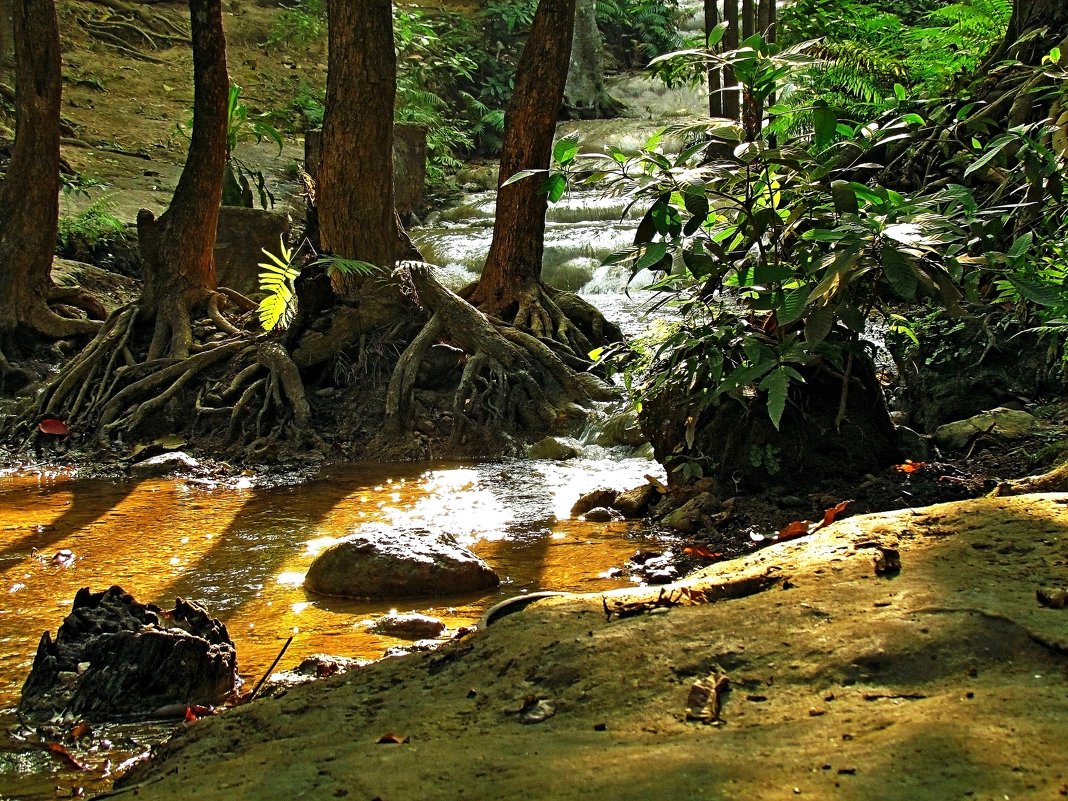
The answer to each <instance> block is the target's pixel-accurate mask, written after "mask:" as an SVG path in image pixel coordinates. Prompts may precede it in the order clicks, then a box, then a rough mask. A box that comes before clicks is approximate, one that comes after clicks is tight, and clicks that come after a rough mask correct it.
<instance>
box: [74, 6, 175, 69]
mask: <svg viewBox="0 0 1068 801" xmlns="http://www.w3.org/2000/svg"><path fill="white" fill-rule="evenodd" d="M94 2H96V3H97V4H98V5H103V6H106V7H107V8H109V9H111V11H112V13H111V14H109V15H108V16H107V17H105V18H103V19H88V18H85V17H78V24H79V25H81V27H82V28H83V29H84V30H85V32H86V33H88V34H89V35H90V36H91V37H93V38H94V39H96V40H97V41H99V42H101V43H103V44H106V45H107V46H108V47H111V48H113V49H115V50H118V51H119V52H120V53H124V54H126V55H128V56H132V57H134V58H137V59H141V60H142V61H148V62H150V63H153V64H165V63H167V62H165V61H164V60H162V59H159V58H156V57H155V56H152V55H150V54H149V52H147V51H154V52H159V51H162V50H166V49H168V48H170V47H173V46H175V45H177V44H188V43H189V41H190V35H189V31H188V30H186V29H185V28H184V27H183V26H182V25H180V24H178V23H176V22H174V21H173V20H171V19H169V18H167V16H165V15H163V14H158V13H155V12H152V11H148V10H146V9H145V8H144V7H143V6H137V5H131V4H128V3H124V2H121V0H94Z"/></svg>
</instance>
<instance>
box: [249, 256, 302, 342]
mask: <svg viewBox="0 0 1068 801" xmlns="http://www.w3.org/2000/svg"><path fill="white" fill-rule="evenodd" d="M278 243H279V253H280V255H278V254H274V253H271V251H269V250H267V248H263V255H265V256H266V257H267V258H268V259H269V261H262V262H260V263H259V267H260V274H259V278H260V289H262V290H263V291H264V292H266V293H267V295H266V296H265V297H264V298H263V300H261V301H260V305H259V317H260V325H261V326H263V330H264V331H272V330H274V328H275V327H276V326H277V325H278V324H279V323H287V322H288V321H289V319H290V317H291V316H292V309H291V306H292V303H293V281H294V280H295V279H296V277H297V275H299V274H300V270H299V269H297V268H296V267H294V266H293V251H292V250H291V249H290V248H288V247H286V243H285V240H283V239H282V238H281V237H279V240H278Z"/></svg>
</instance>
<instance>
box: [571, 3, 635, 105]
mask: <svg viewBox="0 0 1068 801" xmlns="http://www.w3.org/2000/svg"><path fill="white" fill-rule="evenodd" d="M564 105H565V107H566V109H567V114H568V116H569V117H571V118H572V119H579V120H592V119H605V118H608V117H618V116H619V115H620V113H621V112H622V110H623V106H622V104H621V103H620V102H619V101H618V100H616V99H615V98H613V97H612V96H611V95H609V94H608V90H607V89H606V88H605V85H604V43H603V42H602V41H601V32H600V30H598V28H597V1H596V0H578V2H577V3H576V5H575V32H574V41H573V42H572V45H571V62H570V68H569V69H568V72H567V84H566V86H565V88H564Z"/></svg>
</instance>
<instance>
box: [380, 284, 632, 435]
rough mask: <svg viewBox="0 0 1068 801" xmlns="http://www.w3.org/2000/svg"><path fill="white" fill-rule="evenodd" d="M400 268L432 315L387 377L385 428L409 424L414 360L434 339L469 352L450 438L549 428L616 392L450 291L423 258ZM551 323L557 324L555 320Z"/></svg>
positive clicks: (393, 430) (391, 429)
mask: <svg viewBox="0 0 1068 801" xmlns="http://www.w3.org/2000/svg"><path fill="white" fill-rule="evenodd" d="M402 269H406V270H407V271H408V272H409V273H410V276H411V281H412V284H413V285H414V286H415V289H416V292H417V293H418V296H419V300H420V302H421V303H422V304H423V305H424V306H425V307H427V308H428V309H429V310H430V311H431V312H432V314H433V316H432V317H431V319H430V322H429V323H427V325H426V327H425V328H424V329H423V330H422V332H421V333H420V334H419V335H418V336H417V337H416V338H415V339H414V340H413V341H412V343H411V344H410V345H409V346H408V348H407V350H405V352H404V353H403V354H402V356H401V358H400V360H399V361H398V363H397V368H396V370H395V371H394V373H393V377H392V379H391V380H390V385H389V389H388V392H387V399H386V426H387V431H389V432H391V433H400V432H401V431H404V430H408V429H409V428H410V425H411V420H410V419H409V415H410V409H411V400H412V390H413V387H414V384H415V378H416V374H417V372H418V368H419V363H420V361H421V360H422V357H423V355H424V354H425V353H426V350H427V348H428V347H430V345H432V344H434V343H435V342H436V341H438V340H439V339H445V340H447V341H448V342H450V343H451V344H453V345H455V346H456V347H458V348H460V349H461V350H463V351H464V352H465V353H466V354H467V357H468V358H467V363H466V365H465V366H464V370H463V375H462V376H461V378H460V383H459V386H458V387H457V389H456V394H455V396H454V401H453V438H454V441H455V442H456V444H460V443H461V441H462V439H463V437H464V436H465V435H466V434H467V433H468V432H472V431H478V432H481V433H483V434H485V433H487V432H490V433H501V432H506V431H509V430H515V429H520V430H524V431H538V430H553V429H556V428H558V427H559V426H560V423H561V422H562V421H563V420H565V419H569V418H572V417H573V413H574V411H575V406H576V405H577V404H579V405H581V404H588V403H589V402H590V401H593V400H608V399H610V398H612V397H614V395H615V393H614V392H613V391H612V389H611V388H610V387H608V386H607V385H605V384H604V383H603V382H601V381H600V380H599V379H598V378H596V377H595V376H593V375H591V374H589V373H584V372H576V371H575V370H574V369H573V368H572V367H570V366H568V364H566V363H565V362H564V360H563V359H561V357H560V356H559V355H558V354H557V353H556V352H554V350H553V349H552V348H551V347H549V345H547V344H546V342H545V341H543V340H541V339H539V338H538V337H536V336H534V335H532V334H529V333H526V332H525V331H522V330H520V329H518V328H516V327H515V326H512V325H509V324H507V323H504V322H502V321H499V320H495V319H494V318H491V317H488V316H487V315H485V314H483V313H482V312H480V311H479V310H478V309H476V308H475V307H473V306H471V305H470V304H469V303H467V302H466V301H464V300H463V299H462V298H461V297H459V296H458V295H455V294H453V293H452V292H450V291H449V290H448V289H446V288H445V287H443V286H442V285H441V284H440V283H438V281H437V280H436V279H435V278H434V276H433V274H432V273H431V268H430V266H429V265H427V264H422V263H409V264H408V265H407V266H406V267H404V268H402ZM532 302H533V301H532ZM554 307H555V304H554ZM542 330H544V329H542ZM554 330H557V331H558V330H560V328H559V326H557V325H556V324H554Z"/></svg>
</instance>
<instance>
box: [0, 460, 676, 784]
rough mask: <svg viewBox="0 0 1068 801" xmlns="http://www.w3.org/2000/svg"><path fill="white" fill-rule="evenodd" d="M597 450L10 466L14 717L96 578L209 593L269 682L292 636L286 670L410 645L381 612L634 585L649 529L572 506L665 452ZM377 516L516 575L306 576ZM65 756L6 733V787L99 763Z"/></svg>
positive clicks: (0, 501) (6, 706) (142, 596)
mask: <svg viewBox="0 0 1068 801" xmlns="http://www.w3.org/2000/svg"><path fill="white" fill-rule="evenodd" d="M598 451H599V449H591V454H593V455H594V456H598V455H599V456H601V457H602V458H582V459H577V460H571V461H568V462H542V461H520V460H512V461H499V462H483V463H477V464H476V463H444V464H443V463H437V464H401V465H369V466H359V465H354V466H348V467H343V468H332V469H330V470H328V471H326V472H324V473H323V474H322V475H321V476H320V477H318V478H317V479H315V480H313V481H311V482H308V483H304V484H300V485H293V486H274V487H253V486H248V485H246V486H242V485H241V483H240V482H238V484H237V485H218V486H213V485H210V484H202V483H198V482H190V481H186V480H178V479H154V480H146V481H141V482H122V483H113V482H106V481H96V480H79V479H76V478H72V477H70V476H68V475H65V474H8V475H3V476H0V593H2V594H3V596H4V602H3V604H0V709H2V710H3V711H2V712H0V726H3V727H4V728H5V729H6V730H10V729H12V728H13V727H14V726H15V725H16V721H15V719H14V716H13V707H14V706H15V705H16V704H17V703H18V693H19V689H20V687H21V684H22V681H23V680H24V679H25V676H26V675H27V673H28V671H29V668H30V665H31V663H32V660H33V655H34V652H35V650H36V647H37V642H38V640H39V638H40V636H41V632H43V631H44V630H46V629H49V630H51V631H53V632H54V631H55V630H56V628H57V627H58V625H59V623H60V622H61V621H62V619H63V617H64V615H66V614H67V612H69V610H70V604H71V601H72V599H73V597H74V594H75V593H76V592H77V590H78V589H79V588H80V587H86V586H88V587H91V588H92V589H93V590H101V589H105V588H106V587H108V586H110V585H111V584H119V585H121V586H122V587H123V588H124V589H126V590H127V591H128V592H131V593H132V594H134V596H135V597H137V598H138V600H140V601H142V602H154V603H158V604H160V605H163V606H165V607H166V608H170V605H171V604H173V601H174V599H175V598H176V597H179V596H181V597H184V598H192V599H196V600H198V601H201V602H203V603H204V604H205V605H206V606H207V607H208V608H209V610H210V611H211V612H212V614H214V615H216V616H218V617H219V618H221V619H222V620H223V622H224V623H225V624H226V626H227V628H228V630H229V632H230V634H231V636H232V637H233V639H234V641H235V643H236V645H237V652H238V661H239V670H240V672H241V675H242V678H243V679H244V680H245V681H246V683H249V682H251V683H255V682H256V681H257V680H258V679H259V677H260V676H262V675H263V673H264V672H265V671H266V670H267V668H268V667H269V665H270V663H271V662H272V660H273V659H274V658H275V656H276V655H277V654H278V652H279V650H280V648H281V647H282V645H283V644H284V643H285V641H286V639H287V638H289V637H290V636H292V637H293V643H292V645H291V646H290V647H289V649H288V651H287V652H286V655H285V657H284V659H283V660H282V662H281V664H280V665H279V669H284V668H291V667H293V666H295V665H296V664H298V663H299V662H300V660H301V659H302V658H303V657H305V656H309V655H311V654H314V653H327V654H333V655H341V656H349V657H359V658H363V659H375V658H379V657H381V656H382V655H383V652H384V651H385V649H387V648H389V647H392V646H397V645H403V644H405V641H403V640H398V639H394V638H391V637H387V636H381V635H377V634H372V633H371V632H369V631H368V628H367V626H366V623H367V621H369V620H372V619H374V618H375V617H377V616H379V615H381V614H383V613H385V612H387V611H389V610H390V609H391V608H395V609H398V610H399V611H402V612H404V611H415V610H418V611H421V612H424V613H427V614H431V615H434V616H436V617H439V618H441V619H442V620H443V621H444V622H445V623H446V624H447V625H448V626H449V628H450V629H456V628H458V627H460V626H464V625H470V624H472V623H474V622H475V621H477V619H478V618H479V616H480V615H481V614H482V612H483V611H484V610H485V609H486V608H487V607H488V606H490V605H492V604H493V603H496V602H497V601H498V600H501V599H502V598H505V597H509V596H511V595H516V594H519V593H523V592H527V591H531V590H536V589H558V590H576V591H597V590H602V589H608V588H611V587H618V586H622V585H624V584H625V583H626V581H625V580H624V579H620V578H612V577H610V576H609V571H610V570H611V569H612V568H614V567H619V566H620V565H622V563H623V562H624V561H625V560H626V559H627V558H628V557H629V556H630V555H632V554H633V553H634V551H635V550H636V549H638V548H640V547H642V546H643V545H644V544H645V543H646V540H645V538H644V535H643V533H642V531H641V530H640V529H638V528H636V527H634V526H633V525H632V524H627V523H607V524H606V523H598V524H593V523H585V522H582V521H578V520H572V519H570V515H569V510H570V507H571V505H572V504H573V503H574V501H575V500H576V499H577V498H578V497H579V495H580V494H582V493H583V492H585V491H588V490H590V489H592V488H594V487H595V486H600V485H607V486H615V487H618V488H627V487H630V486H635V485H637V484H639V483H641V482H642V480H643V478H642V477H643V475H644V474H646V473H648V472H650V470H651V469H653V470H655V469H656V466H655V465H652V464H651V463H650V462H649V461H647V460H645V459H636V458H622V459H618V458H603V457H605V456H606V455H607V454H606V453H605V452H600V453H598ZM367 523H388V524H391V525H395V526H398V527H423V528H429V529H439V530H444V531H448V532H450V533H452V534H454V535H455V536H456V537H457V538H458V539H459V541H460V542H461V543H463V544H464V545H467V546H468V547H470V548H471V549H472V550H473V551H475V552H476V553H477V554H479V555H480V556H482V557H483V558H484V559H485V560H486V561H487V562H489V564H490V565H491V566H492V567H493V568H494V569H496V570H497V572H498V573H499V574H500V576H501V578H502V583H501V586H500V588H499V589H498V590H496V591H495V592H491V593H488V594H484V595H479V596H470V597H461V598H448V599H440V600H434V601H407V602H397V603H367V602H357V601H350V600H345V599H337V598H324V597H316V596H313V595H311V594H309V593H308V592H306V591H305V590H304V588H303V586H302V583H301V582H302V580H303V577H304V572H305V571H306V569H307V567H308V565H309V563H310V562H311V559H312V557H313V556H314V554H315V553H316V552H317V551H318V550H320V549H321V548H322V547H324V546H325V545H327V544H329V543H330V542H332V541H333V540H335V539H336V538H339V537H342V536H344V535H346V534H348V533H350V532H351V531H353V530H354V529H356V528H358V527H359V526H361V525H363V524H367ZM68 551H69V552H70V555H69V556H67V552H68ZM57 554H59V555H60V556H59V557H58V558H57ZM113 739H114V741H115V743H116V749H115V751H113V752H112V753H104V752H101V753H98V754H96V755H95V758H94V755H86V754H82V755H81V758H82V759H83V760H85V761H87V762H89V764H91V765H94V771H99V770H101V769H102V767H101V766H102V765H103V763H104V761H105V760H110V761H111V762H112V764H118V762H120V761H121V758H120V757H122V756H123V755H124V754H126V753H127V752H126V751H123V749H122V748H121V747H119V741H120V740H121V737H119V736H117V735H116V737H115V738H113ZM129 746H130V747H129V749H128V750H129V751H130V752H133V751H136V750H138V749H139V748H140V746H139V745H138V744H137V743H136V742H134V743H130V744H129ZM64 768H65V766H64V765H63V764H62V762H61V761H60V760H57V759H54V758H51V757H50V756H49V755H48V754H47V752H46V751H45V750H44V749H43V748H40V747H38V748H36V749H34V748H32V747H30V746H29V745H27V744H24V743H19V742H16V741H12V740H10V739H8V741H7V742H6V744H4V743H0V798H3V797H18V798H26V797H40V796H41V795H42V794H44V795H52V788H53V787H54V786H55V785H57V784H58V785H60V786H64V787H67V786H72V783H73V782H75V781H80V782H82V783H83V784H86V786H92V784H93V781H94V779H95V778H97V775H96V773H95V772H93V773H91V774H90V775H86V776H81V777H79V776H77V775H74V776H72V775H71V774H70V771H69V770H64ZM31 773H32V775H29V774H31Z"/></svg>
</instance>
